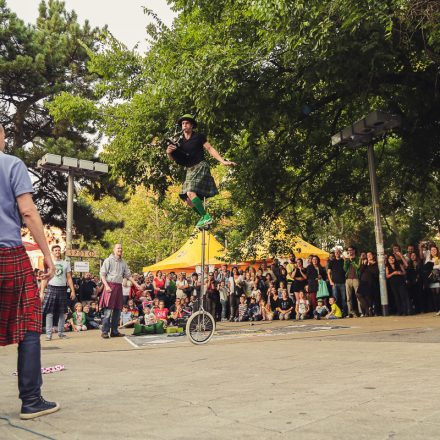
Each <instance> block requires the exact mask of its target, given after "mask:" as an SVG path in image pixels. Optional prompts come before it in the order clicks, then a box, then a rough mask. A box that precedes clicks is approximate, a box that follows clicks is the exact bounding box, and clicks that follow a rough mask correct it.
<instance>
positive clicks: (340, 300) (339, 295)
mask: <svg viewBox="0 0 440 440" xmlns="http://www.w3.org/2000/svg"><path fill="white" fill-rule="evenodd" d="M332 295H333V298H334V299H335V301H336V304H337V305H338V306H339V307H340V309H341V310H342V314H343V315H346V314H347V298H346V293H345V283H340V284H337V283H335V284H334V285H333V287H332Z"/></svg>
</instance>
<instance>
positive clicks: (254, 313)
mask: <svg viewBox="0 0 440 440" xmlns="http://www.w3.org/2000/svg"><path fill="white" fill-rule="evenodd" d="M248 313H249V319H250V320H251V321H260V320H261V319H262V316H261V311H260V306H259V305H258V304H257V300H256V299H255V298H254V297H251V299H250V300H249V309H248Z"/></svg>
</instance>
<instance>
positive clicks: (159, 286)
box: [153, 270, 166, 300]
mask: <svg viewBox="0 0 440 440" xmlns="http://www.w3.org/2000/svg"><path fill="white" fill-rule="evenodd" d="M165 281H166V279H165V275H164V274H163V273H162V271H161V270H158V271H157V272H156V276H155V277H154V280H153V287H154V296H155V297H156V298H159V300H165Z"/></svg>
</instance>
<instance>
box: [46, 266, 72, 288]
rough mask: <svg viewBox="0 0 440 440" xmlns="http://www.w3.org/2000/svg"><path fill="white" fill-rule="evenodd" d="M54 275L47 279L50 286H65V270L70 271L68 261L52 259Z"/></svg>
mask: <svg viewBox="0 0 440 440" xmlns="http://www.w3.org/2000/svg"><path fill="white" fill-rule="evenodd" d="M54 264H55V275H54V277H53V278H52V279H51V280H50V281H49V285H50V286H55V287H61V286H67V272H71V271H72V269H71V268H70V263H69V262H68V261H66V260H59V261H54Z"/></svg>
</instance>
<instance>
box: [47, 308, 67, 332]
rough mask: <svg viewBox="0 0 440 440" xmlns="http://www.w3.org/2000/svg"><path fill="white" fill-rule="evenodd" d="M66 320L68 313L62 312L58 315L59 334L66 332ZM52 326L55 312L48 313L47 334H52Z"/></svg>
mask: <svg viewBox="0 0 440 440" xmlns="http://www.w3.org/2000/svg"><path fill="white" fill-rule="evenodd" d="M65 322H66V315H65V314H64V313H60V314H59V315H58V335H62V334H63V333H64V323H65ZM52 327H53V313H48V314H47V315H46V335H48V336H51V335H52Z"/></svg>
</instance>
